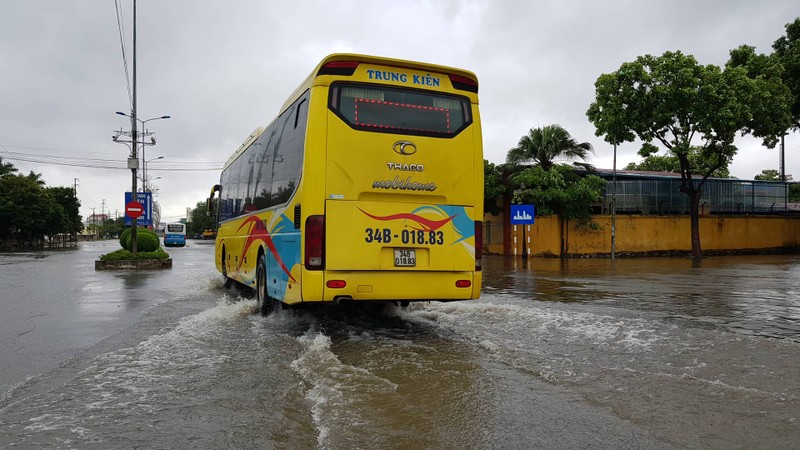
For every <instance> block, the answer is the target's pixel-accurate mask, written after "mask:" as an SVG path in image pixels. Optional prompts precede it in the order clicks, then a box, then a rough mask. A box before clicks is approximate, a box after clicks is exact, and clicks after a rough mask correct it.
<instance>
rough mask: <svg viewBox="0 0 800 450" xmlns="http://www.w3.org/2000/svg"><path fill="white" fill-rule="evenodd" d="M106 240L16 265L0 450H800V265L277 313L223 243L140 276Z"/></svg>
mask: <svg viewBox="0 0 800 450" xmlns="http://www.w3.org/2000/svg"><path fill="white" fill-rule="evenodd" d="M102 245H103V244H100V243H89V244H81V247H80V248H79V249H77V250H75V251H68V252H43V253H36V254H33V253H31V254H27V253H26V254H14V255H0V285H2V286H3V289H4V290H3V292H4V294H3V298H2V301H0V325H1V327H0V333H1V334H2V338H3V339H2V349H0V351H1V352H2V353H0V355H2V357H3V360H4V361H14V362H16V363H15V364H12V365H14V366H15V367H17V368H18V370H16V371H9V370H6V369H0V384H2V385H3V386H7V387H6V388H4V389H3V390H4V391H5V393H4V394H3V395H2V397H0V447H2V448H8V447H13V446H16V447H18V448H103V449H106V448H137V447H141V448H195V447H197V448H223V447H224V448H303V449H306V448H320V449H343V448H393V449H417V448H443V449H451V448H452V449H464V448H469V449H488V448H492V449H494V448H498V449H530V448H547V449H559V448H564V449H567V448H609V449H610V448H614V449H617V448H787V449H788V448H796V446H797V442H800V431H798V430H800V424H799V423H798V416H800V368H799V367H800V364H798V361H800V295H798V293H800V257H797V256H752V257H715V258H707V259H706V260H704V261H702V263H701V264H700V265H699V266H696V265H693V264H692V261H691V260H688V259H635V260H625V259H622V260H619V259H618V260H616V261H610V260H566V261H560V260H544V259H533V260H531V261H530V263H529V264H527V265H523V264H522V261H521V260H519V259H517V260H514V259H509V258H501V257H488V258H486V259H485V261H484V265H485V269H484V278H485V280H484V286H485V289H484V294H483V296H482V298H481V299H480V300H478V301H472V302H459V303H446V304H442V303H420V304H413V305H411V306H410V307H409V308H406V309H401V308H394V307H390V308H387V309H385V310H384V311H382V312H380V313H375V312H368V311H356V310H342V309H324V310H316V311H282V312H280V313H278V314H276V315H273V316H269V317H262V316H260V315H257V314H255V313H254V312H255V302H254V301H253V300H252V298H250V297H249V296H248V295H247V293H246V292H238V291H235V290H225V289H223V287H222V285H221V280H220V278H219V276H218V274H217V273H216V272H215V270H214V268H213V247H212V246H211V245H209V243H204V242H198V241H190V242H189V245H188V246H187V247H185V248H181V249H170V250H169V252H170V253H171V254H172V255H173V258H174V261H175V263H174V267H173V269H172V270H170V271H160V272H148V273H144V274H138V275H132V274H130V273H127V274H123V273H116V274H115V273H109V272H95V271H94V267H93V260H94V259H95V258H96V257H97V256H99V254H101V253H104V252H106V251H109V250H108V249H104V248H102ZM19 267H25V270H21V269H19ZM10 274H14V275H13V276H12V275H10ZM25 274H27V275H29V276H22V275H25ZM34 274H51V275H49V278H47V277H46V278H44V279H45V280H47V279H50V280H61V281H60V282H59V283H55V282H53V281H50V282H43V278H42V277H40V276H38V275H37V276H31V275H34ZM7 286H8V290H6V287H7ZM5 292H12V293H13V296H8V295H6V294H5ZM11 297H13V298H11ZM54 299H58V300H57V301H56V300H54ZM31 317H33V319H32V318H31ZM8 318H10V319H8ZM34 323H35V324H36V326H35V327H33V324H34ZM59 323H60V325H59ZM9 330H11V331H9ZM29 330H30V331H29ZM48 343H50V344H51V345H48ZM54 349H55V350H54ZM59 355H60V356H59ZM30 360H34V361H35V362H36V363H35V364H33V363H30ZM4 366H6V364H4Z"/></svg>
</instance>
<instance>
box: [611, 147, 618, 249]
mask: <svg viewBox="0 0 800 450" xmlns="http://www.w3.org/2000/svg"><path fill="white" fill-rule="evenodd" d="M611 180H612V181H611V259H612V260H613V259H614V257H615V255H616V247H617V143H616V142H615V143H614V169H613V171H612V175H611Z"/></svg>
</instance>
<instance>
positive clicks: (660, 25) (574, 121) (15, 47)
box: [0, 0, 800, 221]
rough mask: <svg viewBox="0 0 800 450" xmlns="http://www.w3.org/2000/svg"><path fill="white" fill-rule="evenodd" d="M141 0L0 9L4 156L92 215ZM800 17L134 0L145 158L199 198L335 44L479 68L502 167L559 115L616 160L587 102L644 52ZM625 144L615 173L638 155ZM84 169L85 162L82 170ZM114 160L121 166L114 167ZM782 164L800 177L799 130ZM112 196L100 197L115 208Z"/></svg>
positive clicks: (481, 1)
mask: <svg viewBox="0 0 800 450" xmlns="http://www.w3.org/2000/svg"><path fill="white" fill-rule="evenodd" d="M116 5H119V7H120V10H121V12H122V16H121V17H120V20H121V23H122V27H123V31H122V33H123V38H124V42H125V46H126V50H127V52H128V55H127V63H128V74H129V75H130V74H132V70H133V66H132V55H131V53H130V52H131V49H132V36H131V34H132V30H133V26H132V17H133V14H132V6H133V3H132V0H117V1H116V2H115V1H114V0H104V1H100V0H73V1H63V0H4V1H3V2H2V5H0V156H2V158H3V160H4V161H8V162H11V163H13V164H14V165H15V166H16V167H17V168H18V169H19V170H20V171H21V172H23V173H27V172H28V171H30V170H33V171H34V172H37V173H41V174H42V175H43V178H44V180H45V182H46V183H47V185H48V186H73V185H74V183H75V180H76V179H77V180H78V181H77V184H78V197H79V199H80V201H81V203H82V208H81V214H82V215H83V216H84V217H86V216H88V215H90V214H91V213H92V208H94V210H95V211H96V212H97V213H100V212H101V209H102V208H103V205H105V211H106V212H110V213H111V215H112V216H113V215H114V214H115V213H119V214H122V210H123V208H124V198H123V195H124V192H125V191H126V190H130V187H131V174H130V171H129V170H127V169H124V167H125V160H126V158H127V155H128V149H127V147H126V146H125V145H123V144H118V143H114V142H112V140H111V136H112V134H113V132H114V130H120V129H129V128H130V120H129V119H126V118H125V117H122V116H118V115H116V114H115V111H123V112H129V111H130V108H131V102H130V94H129V91H128V87H129V82H128V80H127V78H126V71H125V59H124V58H123V52H122V45H121V42H120V28H119V26H118V19H117V7H116ZM797 16H800V7H799V6H798V3H797V1H796V0H781V1H779V0H762V1H760V2H753V1H750V0H747V1H740V0H727V1H723V0H713V1H712V0H709V1H700V0H691V1H686V0H670V1H660V0H659V1H642V0H606V1H583V2H580V1H573V0H552V1H540V0H534V1H523V0H494V1H493V0H427V1H426V0H408V1H403V0H395V1H382V0H372V1H356V0H327V1H314V0H308V1H307V0H295V1H286V0H280V1H278V0H230V1H219V0H214V1H212V0H171V1H163V0H138V2H137V34H138V36H137V89H138V96H137V97H138V115H139V117H140V118H141V119H143V120H144V119H149V118H151V117H159V116H163V115H170V116H171V118H170V119H168V120H154V121H151V122H149V123H148V124H147V128H148V129H149V130H150V131H153V132H155V135H156V138H157V145H156V146H152V147H147V148H146V157H147V159H151V158H156V157H158V156H163V157H164V158H163V159H161V160H155V161H152V162H150V164H149V165H148V168H149V173H148V175H149V176H151V177H161V178H160V179H157V180H155V181H153V182H152V183H153V185H155V186H157V187H158V189H159V193H158V196H157V200H158V201H159V203H160V204H161V208H162V215H163V218H164V219H166V220H169V221H171V220H177V219H179V218H181V217H184V216H185V211H186V208H187V207H193V206H195V205H196V204H197V202H200V201H203V200H204V199H205V197H206V196H207V195H208V192H209V189H210V187H211V186H212V185H213V184H214V183H215V182H216V181H217V180H218V178H219V172H220V171H219V169H220V168H221V167H222V164H223V163H224V161H225V160H226V159H227V158H228V157H229V156H230V154H231V153H232V152H233V151H234V150H235V149H236V148H237V147H238V146H239V144H241V143H242V141H244V139H245V138H246V137H247V136H248V135H249V133H250V132H251V131H253V130H254V129H255V128H257V127H259V126H264V125H266V124H267V123H269V122H270V121H271V120H272V118H273V117H274V116H275V115H276V114H277V112H278V108H279V107H280V106H281V104H282V103H283V101H284V100H285V99H286V97H287V96H288V95H289V94H290V93H291V92H292V90H294V88H295V87H296V86H297V85H298V84H299V83H300V82H301V81H302V80H303V79H304V78H305V77H306V76H307V75H308V73H310V71H311V70H312V69H313V68H314V67H315V66H316V64H317V63H318V62H319V60H320V59H321V58H322V57H324V56H325V55H327V54H330V53H338V52H353V53H365V54H375V55H381V56H389V57H394V58H402V59H410V60H419V61H425V62H432V63H437V64H442V65H447V66H455V67H460V68H464V69H468V70H471V71H473V72H475V73H476V74H477V75H478V78H479V80H480V93H479V96H480V103H481V105H480V106H481V114H482V119H483V136H484V153H485V155H484V156H485V158H486V159H488V160H489V161H491V162H494V163H501V162H503V161H504V160H505V156H506V153H507V152H508V149H509V148H511V147H514V146H515V145H516V143H517V142H518V140H519V138H520V137H521V136H522V135H524V134H525V133H527V131H528V130H529V129H530V128H532V127H539V126H544V125H549V124H554V123H557V124H560V125H562V126H563V127H565V128H566V129H567V130H568V131H569V132H570V133H571V134H572V135H573V137H575V138H576V139H578V140H579V141H589V142H591V143H592V144H593V145H594V147H595V155H594V157H593V158H592V159H591V162H592V163H594V164H595V165H596V166H598V167H601V168H611V167H612V155H613V152H612V149H611V147H610V146H609V145H607V144H605V143H604V142H603V140H602V139H601V138H598V137H595V136H594V127H593V126H592V125H591V124H590V123H589V121H588V120H587V118H586V114H585V113H586V109H587V108H588V106H589V104H590V103H591V102H592V101H593V100H594V81H595V80H596V79H597V77H598V76H599V75H600V74H602V73H608V72H612V71H614V70H616V69H618V68H619V66H620V65H621V64H622V63H623V62H626V61H632V60H634V59H635V58H636V57H637V56H640V55H644V54H648V53H649V54H653V55H660V54H662V53H663V52H664V51H667V50H681V51H683V52H684V53H688V54H692V55H694V56H695V57H696V58H697V59H698V61H699V62H700V63H701V64H716V65H724V63H725V61H727V59H728V52H729V50H730V49H732V48H735V47H737V46H739V45H741V44H747V45H752V46H755V47H756V50H757V51H759V52H763V53H769V52H771V44H772V42H774V41H775V39H777V38H778V37H780V36H781V35H783V34H784V32H785V28H784V26H785V24H786V23H788V22H791V21H792V20H794V19H795V17H797ZM737 145H738V146H739V148H740V151H739V154H738V155H737V156H736V158H735V159H734V162H733V164H732V166H731V172H732V174H733V175H734V176H736V177H739V178H747V179H752V178H753V176H754V175H756V174H758V173H760V172H761V170H763V169H768V168H774V169H777V168H778V154H779V153H778V150H777V149H773V150H770V149H766V148H762V147H761V146H760V143H759V142H758V141H755V140H753V139H750V138H742V139H740V140H738V141H737ZM637 150H638V146H637V145H636V144H623V145H622V146H621V147H619V149H618V168H622V167H623V166H624V165H626V164H627V163H629V162H633V161H638V160H639V158H638V156H637V155H636V151H637ZM87 166H88V167H87ZM114 167H116V168H114ZM786 172H787V173H788V174H794V176H795V178H796V179H797V178H800V137H798V136H797V135H791V136H790V137H789V138H788V139H787V150H786ZM103 202H105V203H103Z"/></svg>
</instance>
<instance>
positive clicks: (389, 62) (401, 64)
mask: <svg viewBox="0 0 800 450" xmlns="http://www.w3.org/2000/svg"><path fill="white" fill-rule="evenodd" d="M334 62H351V63H359V64H360V63H364V64H370V65H377V66H387V67H397V68H403V69H410V70H418V71H424V72H434V73H439V74H443V75H448V76H450V77H451V78H452V79H451V82H453V80H454V79H460V80H462V81H464V83H462V85H463V84H466V85H468V89H467V90H464V91H463V95H464V96H466V97H468V98H469V99H470V101H471V102H473V103H475V104H477V103H478V77H477V76H476V75H475V74H474V73H472V72H470V71H468V70H463V69H457V68H454V67H447V66H440V65H436V64H428V63H422V62H415V61H406V60H403V59H395V58H383V57H379V56H369V55H359V54H355V53H334V54H331V55H328V56H326V57H325V58H323V59H322V61H320V63H319V64H317V66H316V67H315V68H314V70H313V71H312V72H311V74H310V75H309V76H308V77H307V78H306V79H305V80H304V81H303V82H302V83H300V86H298V87H297V89H295V90H294V92H292V94H291V95H290V96H289V98H288V99H287V100H286V102H284V104H283V106H281V109H280V111H278V114H277V115H276V118H277V117H279V116H280V115H281V114H283V113H284V112H285V111H286V110H287V109H288V108H289V107H290V106H291V105H292V104H293V103H294V102H295V101H296V100H297V99H298V98H300V96H301V95H303V93H304V92H305V91H307V90H309V89H311V87H312V86H325V85H329V84H330V83H331V81H333V80H334V79H341V78H342V77H341V76H340V75H331V74H320V70H322V68H323V67H325V66H326V65H327V64H330V63H334ZM453 77H455V78H453ZM273 121H274V119H273ZM265 129H266V128H263V127H261V128H256V129H255V130H254V131H253V132H252V133H251V134H250V136H248V137H247V139H245V141H244V142H243V143H242V145H240V146H239V148H238V149H237V150H236V151H235V152H234V153H233V155H231V157H230V158H228V160H227V162H225V165H224V166H223V170H225V169H226V168H227V167H228V166H229V165H230V164H231V163H233V161H235V160H236V158H238V157H239V154H240V153H242V152H244V151H245V150H247V147H249V146H250V145H252V144H253V142H255V141H256V139H258V137H259V136H261V133H263V132H264V130H265Z"/></svg>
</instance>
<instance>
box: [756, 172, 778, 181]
mask: <svg viewBox="0 0 800 450" xmlns="http://www.w3.org/2000/svg"><path fill="white" fill-rule="evenodd" d="M753 179H754V180H759V181H780V180H781V177H780V174H779V173H778V171H777V170H775V169H764V170H762V171H761V173H760V174H758V175H756V176H755V177H753Z"/></svg>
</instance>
